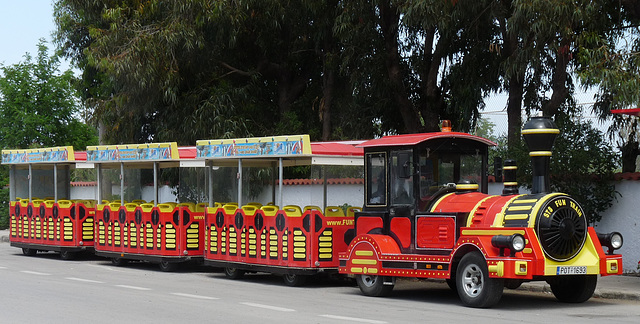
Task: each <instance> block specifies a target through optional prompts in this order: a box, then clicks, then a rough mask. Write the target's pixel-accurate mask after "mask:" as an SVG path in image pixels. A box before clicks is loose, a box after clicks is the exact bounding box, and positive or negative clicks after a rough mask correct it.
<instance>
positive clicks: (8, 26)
mask: <svg viewBox="0 0 640 324" xmlns="http://www.w3.org/2000/svg"><path fill="white" fill-rule="evenodd" d="M55 28H56V26H55V23H54V21H53V1H51V0H0V64H3V65H5V66H7V65H13V64H16V63H19V62H21V61H24V55H25V53H27V52H29V53H30V54H31V56H32V57H33V56H35V55H36V53H37V52H38V47H37V45H38V41H39V40H40V38H44V39H45V40H46V41H47V43H48V44H47V46H48V47H49V51H50V54H53V52H54V47H55V46H54V45H53V43H52V42H53V37H52V36H51V34H52V33H53V31H54V30H55ZM60 68H61V70H66V69H68V68H69V64H68V63H67V62H62V63H61V67H60Z"/></svg>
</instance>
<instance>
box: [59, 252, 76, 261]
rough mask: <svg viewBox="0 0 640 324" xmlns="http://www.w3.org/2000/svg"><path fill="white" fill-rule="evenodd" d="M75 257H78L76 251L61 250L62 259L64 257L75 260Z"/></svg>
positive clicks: (64, 258)
mask: <svg viewBox="0 0 640 324" xmlns="http://www.w3.org/2000/svg"><path fill="white" fill-rule="evenodd" d="M75 258H76V254H75V252H71V251H60V259H62V260H73V259H75Z"/></svg>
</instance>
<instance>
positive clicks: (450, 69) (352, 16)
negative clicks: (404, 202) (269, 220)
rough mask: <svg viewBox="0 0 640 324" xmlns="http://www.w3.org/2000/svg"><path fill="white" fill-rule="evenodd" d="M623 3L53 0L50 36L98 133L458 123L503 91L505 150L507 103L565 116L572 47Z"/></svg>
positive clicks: (578, 67) (429, 127)
mask: <svg viewBox="0 0 640 324" xmlns="http://www.w3.org/2000/svg"><path fill="white" fill-rule="evenodd" d="M629 2H632V0H624V1H621V2H616V3H612V2H611V1H608V0H595V1H593V0H527V1H524V0H500V1H490V0H476V1H472V0H452V1H436V0H403V1H397V0H375V1H364V0H353V1H338V0H330V1H311V0H302V1H298V2H296V3H295V5H294V4H293V2H291V1H287V0H225V1H207V0H175V1H160V0H147V1H139V0H124V1H113V0H107V1H98V0H88V1H87V0H58V1H57V2H56V10H55V16H56V22H57V24H58V29H57V32H56V39H57V44H58V46H59V47H60V49H61V51H62V52H63V53H64V55H66V56H67V57H69V58H72V59H73V61H74V62H76V64H77V65H78V66H79V67H80V68H81V69H82V70H83V73H84V74H83V83H82V84H83V89H82V93H83V100H84V101H85V103H87V104H88V105H90V106H91V107H92V108H93V115H92V121H93V122H94V123H96V124H100V125H101V126H102V127H101V129H103V131H104V132H105V134H104V135H105V136H104V137H103V139H104V141H105V142H111V143H129V142H149V141H169V140H170V141H178V142H179V143H181V144H189V145H191V144H192V143H193V142H194V141H195V140H197V139H203V138H223V137H242V136H248V135H254V136H261V135H276V134H290V133H309V134H311V137H312V139H314V140H318V139H322V140H330V139H362V138H372V137H375V136H380V135H384V134H394V133H411V132H421V131H434V130H437V129H438V126H439V124H440V122H441V120H443V119H449V120H452V121H453V124H454V125H455V129H456V130H460V131H470V130H472V129H474V128H475V126H476V123H477V120H478V117H479V114H480V112H481V111H482V110H483V109H484V107H485V103H484V99H485V98H486V97H487V96H489V95H490V94H492V93H496V92H507V93H508V95H509V99H508V103H507V107H505V108H506V110H507V114H508V116H509V131H508V140H507V141H506V142H507V143H508V144H507V145H508V146H510V147H511V148H512V150H517V148H518V147H521V145H522V144H521V143H520V129H521V126H522V116H523V112H524V114H527V115H532V114H534V113H535V112H537V111H541V112H543V113H544V114H545V115H547V116H550V117H554V118H555V119H556V120H561V119H564V118H573V117H574V116H577V115H579V114H580V112H581V111H580V110H581V107H579V106H577V105H576V103H575V100H574V98H573V95H574V92H575V89H577V88H578V87H579V86H580V85H581V84H580V83H578V80H577V79H576V78H575V77H574V74H573V72H574V71H585V72H581V73H585V74H584V76H583V77H582V78H581V79H580V80H582V81H583V82H584V84H586V85H596V84H598V81H597V79H598V74H597V72H593V71H592V72H588V71H590V69H593V68H594V66H595V65H594V64H595V63H594V62H596V63H597V59H593V58H591V59H584V58H585V57H587V58H588V57H589V56H588V55H587V54H588V53H591V54H589V55H591V56H592V57H596V56H598V55H600V56H599V57H603V58H606V57H607V55H606V51H604V50H603V49H602V48H603V46H604V45H603V44H605V45H606V46H614V45H615V42H616V40H617V39H618V38H616V35H619V32H618V33H617V34H616V32H615V30H616V28H615V27H616V26H619V24H620V21H631V20H632V18H633V19H635V16H633V15H632V14H630V13H629V11H628V10H626V9H625V10H623V11H622V12H623V13H624V15H623V18H624V19H621V18H620V17H621V16H620V15H616V13H618V12H619V11H620V8H621V7H620V4H623V6H622V7H624V5H625V4H627V3H629ZM612 30H613V31H612ZM605 49H606V48H605ZM602 53H605V54H602ZM595 71H597V70H595ZM589 73H596V74H593V77H592V78H591V79H589V78H588V77H586V76H588V75H589ZM582 75H583V74H581V76H582ZM609 84H610V86H609V88H613V87H614V84H615V80H613V81H611V82H610V83H609ZM631 88H632V87H630V88H629V89H631ZM609 92H611V91H609ZM609 92H607V93H606V95H605V94H603V95H602V96H601V97H600V98H601V99H606V98H612V97H611V95H610V94H609ZM599 102H604V100H599ZM601 106H602V107H604V105H601ZM567 116H568V117H567ZM567 131H570V132H575V133H578V134H583V135H584V134H585V133H584V132H586V131H585V130H583V129H580V128H575V129H574V128H567ZM638 133H640V132H638ZM567 136H570V135H567ZM583 144H584V143H583ZM605 156H606V157H607V158H613V157H612V156H610V155H605ZM588 157H589V158H590V159H595V156H593V155H589V156H588ZM569 162H571V163H574V162H575V163H578V162H585V163H595V164H598V163H600V162H598V161H595V160H593V161H592V160H587V161H577V160H570V161H569ZM578 164H579V163H578ZM576 168H577V170H579V169H580V168H579V167H578V166H577V165H576ZM583 180H585V181H587V180H589V179H583ZM589 183H593V181H591V182H589Z"/></svg>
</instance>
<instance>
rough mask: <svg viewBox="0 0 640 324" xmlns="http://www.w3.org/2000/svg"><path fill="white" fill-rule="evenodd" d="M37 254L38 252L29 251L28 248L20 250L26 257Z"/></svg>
mask: <svg viewBox="0 0 640 324" xmlns="http://www.w3.org/2000/svg"><path fill="white" fill-rule="evenodd" d="M37 253H38V250H34V249H30V248H22V254H24V255H27V256H34V255H36V254H37Z"/></svg>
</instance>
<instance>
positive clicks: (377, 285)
mask: <svg viewBox="0 0 640 324" xmlns="http://www.w3.org/2000/svg"><path fill="white" fill-rule="evenodd" d="M356 282H357V283H358V287H360V291H362V293H363V294H365V296H372V297H382V296H386V295H388V294H389V293H390V292H391V291H392V290H393V283H389V284H386V285H385V283H384V277H382V276H370V275H358V276H356Z"/></svg>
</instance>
